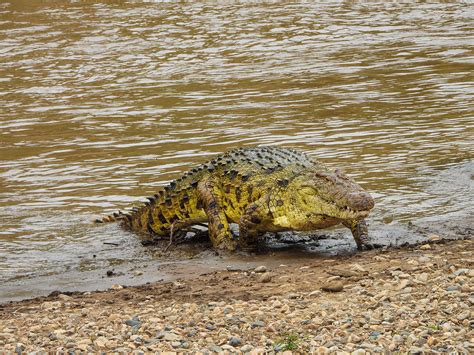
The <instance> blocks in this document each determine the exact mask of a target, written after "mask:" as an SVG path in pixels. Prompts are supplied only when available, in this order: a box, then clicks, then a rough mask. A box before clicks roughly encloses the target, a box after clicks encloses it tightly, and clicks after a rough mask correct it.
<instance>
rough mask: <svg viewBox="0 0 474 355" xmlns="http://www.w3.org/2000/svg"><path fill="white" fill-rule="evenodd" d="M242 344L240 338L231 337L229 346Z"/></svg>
mask: <svg viewBox="0 0 474 355" xmlns="http://www.w3.org/2000/svg"><path fill="white" fill-rule="evenodd" d="M241 344H242V340H241V339H240V338H238V337H230V339H229V345H232V346H234V347H235V346H239V345H241Z"/></svg>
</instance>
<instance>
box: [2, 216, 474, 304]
mask: <svg viewBox="0 0 474 355" xmlns="http://www.w3.org/2000/svg"><path fill="white" fill-rule="evenodd" d="M473 226H474V217H451V218H445V219H444V220H434V219H421V220H418V221H415V222H408V223H399V222H392V223H389V224H381V223H379V224H377V223H372V224H371V225H370V235H371V239H372V241H373V243H374V244H375V245H377V246H378V247H379V248H380V249H382V250H385V249H392V248H399V247H403V246H410V245H411V246H416V245H418V244H422V243H426V242H430V241H433V240H432V239H433V238H434V239H435V240H436V239H442V240H456V239H460V238H461V239H462V238H467V237H471V236H472V235H473V234H474V228H473ZM110 227H112V228H117V226H110ZM117 242H118V243H117V245H116V246H110V245H105V243H104V246H103V247H104V248H116V250H117V251H115V252H114V253H115V254H117V253H118V252H119V251H120V250H124V251H127V252H130V249H133V250H134V251H133V253H134V254H137V255H138V256H137V258H136V259H127V258H125V259H123V260H120V259H114V258H110V257H108V256H107V254H106V255H104V256H101V255H99V254H98V255H95V254H93V253H89V254H84V255H83V256H82V257H81V258H80V259H77V262H76V266H75V267H72V268H69V269H67V270H63V271H61V272H58V270H56V269H54V268H53V269H51V271H49V272H39V273H35V272H32V273H31V274H27V275H24V276H21V275H20V276H17V277H14V278H11V279H8V280H4V281H2V290H1V292H0V304H2V303H5V302H9V301H20V300H24V299H29V298H34V297H39V296H46V295H48V294H50V293H52V292H74V291H82V292H85V291H95V290H106V289H109V288H110V287H111V286H112V285H114V284H120V285H127V286H138V285H144V284H146V283H153V282H172V281H176V280H178V279H181V278H185V279H189V278H196V277H198V276H200V275H201V274H206V273H210V272H215V271H222V270H226V269H227V267H228V266H232V267H236V268H241V269H243V270H245V269H252V268H255V267H257V266H258V265H260V264H261V263H265V264H266V265H268V266H270V267H275V266H278V265H280V264H287V265H292V264H298V263H300V262H301V261H303V260H304V261H308V262H311V261H313V260H321V261H324V260H326V259H327V258H331V257H334V256H338V257H344V256H348V255H354V254H357V253H358V251H357V250H356V247H355V243H354V241H353V238H352V236H351V235H350V232H349V231H348V230H347V229H345V228H336V229H332V230H323V231H320V232H318V233H317V234H295V233H281V234H279V235H278V237H276V236H275V235H272V234H268V235H267V236H265V237H264V238H263V239H262V248H261V250H260V251H259V252H258V253H252V254H247V253H222V252H221V253H217V252H215V251H213V250H212V247H211V245H210V242H209V241H206V240H201V241H197V242H190V243H187V244H182V245H179V246H176V247H173V248H171V249H170V250H169V251H168V252H164V249H165V246H166V245H167V242H166V241H163V243H162V244H158V245H154V246H142V245H140V243H139V242H138V241H137V239H136V236H133V235H130V236H129V238H128V241H126V242H125V244H123V243H124V242H123V241H120V240H117ZM131 243H133V244H131Z"/></svg>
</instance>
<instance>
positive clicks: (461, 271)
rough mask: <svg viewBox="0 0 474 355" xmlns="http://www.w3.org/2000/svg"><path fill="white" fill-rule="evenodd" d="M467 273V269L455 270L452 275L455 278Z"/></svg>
mask: <svg viewBox="0 0 474 355" xmlns="http://www.w3.org/2000/svg"><path fill="white" fill-rule="evenodd" d="M468 273H469V269H457V270H456V271H455V272H453V274H454V275H456V276H460V275H464V274H468Z"/></svg>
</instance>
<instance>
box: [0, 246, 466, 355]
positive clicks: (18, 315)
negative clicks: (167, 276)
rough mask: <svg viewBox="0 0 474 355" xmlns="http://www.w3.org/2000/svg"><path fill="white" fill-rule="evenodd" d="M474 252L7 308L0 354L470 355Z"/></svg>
mask: <svg viewBox="0 0 474 355" xmlns="http://www.w3.org/2000/svg"><path fill="white" fill-rule="evenodd" d="M473 251H474V241H473V240H464V241H455V242H450V243H446V244H431V246H430V248H426V247H425V248H419V247H418V248H406V249H397V250H395V249H394V250H384V251H380V250H375V251H369V252H364V253H357V254H356V255H354V256H347V257H333V256H331V257H327V258H324V257H319V258H318V259H317V260H314V261H311V260H309V261H308V260H305V261H301V262H300V263H296V262H295V263H294V264H291V265H290V266H288V265H286V266H282V267H278V268H275V269H272V271H271V275H272V277H271V278H270V280H268V281H267V282H261V277H262V276H264V275H266V274H270V273H269V272H267V269H266V268H265V269H263V268H261V269H259V270H262V269H263V271H260V272H258V273H257V270H256V269H255V270H253V271H250V272H249V271H235V272H233V273H229V272H228V271H227V270H221V271H217V272H215V273H213V274H207V275H203V276H200V277H198V278H196V279H192V280H180V281H179V282H175V283H161V284H160V283H157V284H152V285H144V286H141V287H126V286H122V287H114V288H113V289H111V290H108V291H106V292H89V293H73V294H69V295H67V296H66V297H64V295H63V296H61V295H57V296H50V297H43V298H38V299H34V300H28V301H22V302H12V303H9V304H4V305H1V306H0V317H1V319H2V322H0V350H1V351H2V352H15V351H16V352H17V353H18V352H24V351H26V352H31V351H37V352H39V351H41V352H46V351H57V352H72V351H82V352H133V351H135V352H143V353H146V352H151V351H176V352H180V351H181V352H182V351H187V352H206V351H214V352H222V351H225V352H231V353H232V352H242V353H251V354H259V353H264V352H270V353H272V352H275V351H279V352H281V353H285V351H287V353H286V354H288V353H289V352H288V351H296V352H299V353H315V354H328V353H339V354H364V355H365V354H366V353H376V352H403V353H406V352H409V353H436V352H443V353H444V352H451V353H466V354H467V353H474V332H473V321H472V320H473V319H474V311H473V310H472V309H473V307H472V305H473V301H474V298H473V296H472V294H473V293H474V286H473V282H472V281H473V277H474V273H473V272H472V270H473V266H472V265H473V264H474V260H473V258H472V255H473ZM275 257H277V256H275ZM321 290H324V292H322V291H321ZM335 290H337V291H335ZM326 291H327V292H326Z"/></svg>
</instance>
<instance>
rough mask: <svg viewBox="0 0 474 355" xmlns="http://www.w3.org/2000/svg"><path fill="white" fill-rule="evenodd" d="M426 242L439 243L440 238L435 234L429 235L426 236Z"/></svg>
mask: <svg viewBox="0 0 474 355" xmlns="http://www.w3.org/2000/svg"><path fill="white" fill-rule="evenodd" d="M428 240H429V241H430V242H439V241H440V240H441V237H440V236H439V235H437V234H430V235H429V236H428Z"/></svg>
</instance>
